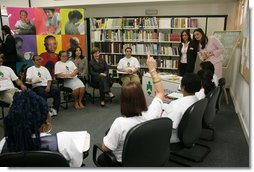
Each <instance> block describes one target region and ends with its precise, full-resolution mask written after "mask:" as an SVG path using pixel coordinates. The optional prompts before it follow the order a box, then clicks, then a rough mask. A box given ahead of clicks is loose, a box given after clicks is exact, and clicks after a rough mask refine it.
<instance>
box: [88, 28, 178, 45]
mask: <svg viewBox="0 0 254 172" xmlns="http://www.w3.org/2000/svg"><path fill="white" fill-rule="evenodd" d="M92 34H93V36H92V38H93V42H94V41H98V42H99V41H102V42H106V41H112V42H113V41H118V42H122V41H124V42H128V41H132V42H158V41H176V42H180V41H181V37H180V34H178V33H163V32H159V33H157V32H154V31H147V30H139V31H137V30H124V32H123V33H121V31H120V30H116V31H114V30H96V31H94V32H92ZM158 38H159V39H158Z"/></svg>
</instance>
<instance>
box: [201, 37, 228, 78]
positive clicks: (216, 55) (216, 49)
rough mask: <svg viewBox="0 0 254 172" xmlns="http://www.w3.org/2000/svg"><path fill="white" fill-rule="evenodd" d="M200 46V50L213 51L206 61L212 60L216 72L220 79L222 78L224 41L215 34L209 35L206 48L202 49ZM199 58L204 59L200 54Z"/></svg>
mask: <svg viewBox="0 0 254 172" xmlns="http://www.w3.org/2000/svg"><path fill="white" fill-rule="evenodd" d="M199 46H200V52H211V53H213V55H212V56H210V57H208V59H206V60H205V61H210V62H212V64H213V65H214V69H215V71H214V73H215V75H216V76H217V77H218V79H220V78H222V59H223V52H224V47H223V45H222V43H221V42H220V41H219V40H218V39H217V38H216V37H214V36H209V37H208V42H207V44H206V46H205V48H204V49H201V44H200V45H199ZM199 58H200V59H201V60H202V61H204V60H203V59H202V57H200V56H199Z"/></svg>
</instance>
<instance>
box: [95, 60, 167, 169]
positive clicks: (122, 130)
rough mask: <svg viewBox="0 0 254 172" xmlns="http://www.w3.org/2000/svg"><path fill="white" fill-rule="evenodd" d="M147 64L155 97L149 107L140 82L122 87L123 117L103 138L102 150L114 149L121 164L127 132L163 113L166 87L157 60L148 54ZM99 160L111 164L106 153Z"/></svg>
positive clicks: (117, 120) (118, 119)
mask: <svg viewBox="0 0 254 172" xmlns="http://www.w3.org/2000/svg"><path fill="white" fill-rule="evenodd" d="M147 66H148V69H149V72H150V74H151V77H152V80H153V85H154V88H155V97H154V99H153V101H152V103H151V104H150V106H149V107H147V105H146V99H145V95H144V92H143V89H142V87H141V85H140V84H139V83H135V82H130V83H128V84H126V85H125V86H123V87H122V90H121V105H120V106H121V117H118V118H116V119H115V121H114V122H113V124H112V125H111V127H110V130H109V132H108V133H107V135H106V136H105V137H104V138H103V143H102V147H101V148H102V150H103V151H104V152H109V151H112V152H113V154H114V155H115V156H116V159H117V161H118V162H119V164H118V165H119V166H121V162H122V151H123V143H124V140H125V137H126V134H127V132H128V131H129V130H130V129H131V128H132V127H134V126H135V125H137V124H139V123H141V122H144V121H147V120H151V119H154V118H159V117H160V116H161V113H162V104H163V103H162V100H163V97H164V89H163V86H162V83H161V80H160V79H159V76H158V74H157V72H156V61H155V60H154V59H153V57H150V56H149V55H148V59H147ZM98 158H99V159H98V161H99V163H100V164H103V166H111V165H112V164H110V161H107V158H106V156H105V155H104V154H101V155H100V156H99V157H98Z"/></svg>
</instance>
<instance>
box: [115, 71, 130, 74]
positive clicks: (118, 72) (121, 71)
mask: <svg viewBox="0 0 254 172" xmlns="http://www.w3.org/2000/svg"><path fill="white" fill-rule="evenodd" d="M117 73H120V74H128V73H127V72H122V71H117Z"/></svg>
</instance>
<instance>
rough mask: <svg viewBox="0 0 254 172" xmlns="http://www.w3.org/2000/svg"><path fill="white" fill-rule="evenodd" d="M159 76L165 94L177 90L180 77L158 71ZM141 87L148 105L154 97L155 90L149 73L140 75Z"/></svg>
mask: <svg viewBox="0 0 254 172" xmlns="http://www.w3.org/2000/svg"><path fill="white" fill-rule="evenodd" d="M159 78H160V79H161V82H162V85H163V87H164V92H165V95H168V94H170V93H172V92H178V91H179V88H180V84H181V79H182V77H180V76H177V75H172V74H167V73H159ZM142 88H143V91H144V94H145V98H146V101H147V104H148V105H149V104H150V103H151V101H152V100H153V98H154V92H155V89H154V87H153V82H152V78H151V75H150V73H145V74H144V75H143V76H142ZM165 101H167V100H165Z"/></svg>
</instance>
